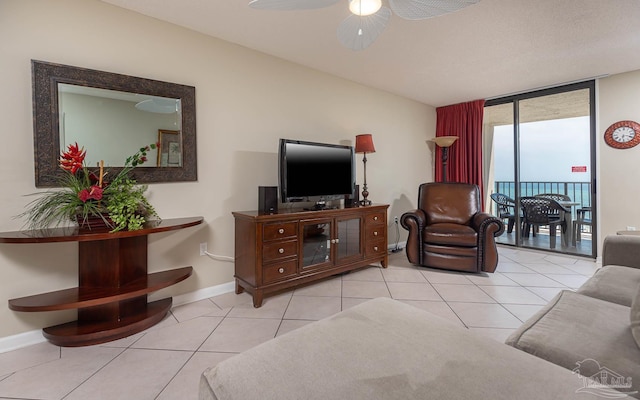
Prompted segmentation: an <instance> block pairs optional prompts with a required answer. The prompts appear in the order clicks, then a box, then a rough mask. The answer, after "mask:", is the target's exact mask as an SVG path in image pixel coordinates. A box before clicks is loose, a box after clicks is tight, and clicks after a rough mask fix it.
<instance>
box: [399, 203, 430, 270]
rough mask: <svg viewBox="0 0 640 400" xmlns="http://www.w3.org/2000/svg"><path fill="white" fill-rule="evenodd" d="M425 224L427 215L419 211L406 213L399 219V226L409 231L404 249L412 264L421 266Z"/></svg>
mask: <svg viewBox="0 0 640 400" xmlns="http://www.w3.org/2000/svg"><path fill="white" fill-rule="evenodd" d="M426 223H427V215H426V214H425V213H424V211H422V210H420V209H417V210H411V211H407V212H406V213H404V214H402V216H401V217H400V225H402V227H403V228H404V229H406V230H408V231H409V237H408V238H407V245H406V246H405V248H406V251H407V259H408V260H409V262H410V263H412V264H416V265H422V230H423V229H424V226H425V225H426Z"/></svg>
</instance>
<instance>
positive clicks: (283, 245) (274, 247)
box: [262, 240, 298, 262]
mask: <svg viewBox="0 0 640 400" xmlns="http://www.w3.org/2000/svg"><path fill="white" fill-rule="evenodd" d="M297 254H298V241H297V240H285V241H281V242H271V243H265V244H264V246H262V261H263V262H269V261H273V260H279V259H282V258H286V257H291V256H295V255H297Z"/></svg>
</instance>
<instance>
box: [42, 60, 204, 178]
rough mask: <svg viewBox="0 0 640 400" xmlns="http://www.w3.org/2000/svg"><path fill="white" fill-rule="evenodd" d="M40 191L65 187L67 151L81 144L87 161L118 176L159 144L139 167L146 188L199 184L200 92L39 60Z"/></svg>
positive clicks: (138, 172)
mask: <svg viewBox="0 0 640 400" xmlns="http://www.w3.org/2000/svg"><path fill="white" fill-rule="evenodd" d="M31 67H32V74H33V113H34V146H35V149H34V157H35V181H36V186H37V187H52V186H56V185H57V184H58V176H59V174H61V173H62V171H61V169H60V168H59V167H58V160H59V158H60V153H61V151H64V150H65V149H66V148H67V146H68V145H69V144H73V143H76V142H77V143H78V145H80V146H83V147H84V148H85V150H87V156H86V159H85V161H86V164H87V165H88V166H95V165H96V164H97V162H98V161H100V160H102V161H104V164H105V166H107V167H110V168H112V169H113V170H114V173H117V170H118V168H121V167H122V166H123V165H124V162H125V159H126V158H127V157H128V156H130V155H132V154H133V153H135V152H136V151H137V150H138V149H139V148H140V147H143V146H145V145H148V144H150V143H154V142H159V143H160V146H159V147H158V149H157V150H152V151H151V152H150V153H148V154H147V157H148V161H147V162H146V163H145V164H143V165H142V166H140V167H138V168H135V169H134V170H133V173H132V174H133V177H134V178H135V179H136V180H137V181H138V182H140V183H152V182H179V181H195V180H196V179H197V169H196V165H197V159H196V122H195V88H194V87H193V86H185V85H179V84H175V83H168V82H161V81H156V80H152V79H145V78H138V77H133V76H128V75H120V74H114V73H110V72H103V71H96V70H91V69H85V68H78V67H72V66H68V65H60V64H53V63H48V62H42V61H35V60H32V62H31Z"/></svg>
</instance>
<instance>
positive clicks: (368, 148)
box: [356, 133, 376, 206]
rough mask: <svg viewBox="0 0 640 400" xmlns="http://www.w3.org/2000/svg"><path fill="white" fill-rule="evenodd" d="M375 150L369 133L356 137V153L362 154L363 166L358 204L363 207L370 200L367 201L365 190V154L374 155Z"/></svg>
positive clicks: (369, 202) (367, 194)
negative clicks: (362, 180)
mask: <svg viewBox="0 0 640 400" xmlns="http://www.w3.org/2000/svg"><path fill="white" fill-rule="evenodd" d="M375 152H376V148H375V147H374V146H373V137H371V134H370V133H365V134H362V135H356V153H357V154H360V153H363V154H364V156H363V157H362V163H363V164H364V185H363V186H362V200H361V201H360V204H361V205H363V206H368V205H371V200H368V199H367V197H368V196H369V191H368V190H367V153H375Z"/></svg>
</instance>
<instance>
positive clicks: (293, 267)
mask: <svg viewBox="0 0 640 400" xmlns="http://www.w3.org/2000/svg"><path fill="white" fill-rule="evenodd" d="M297 270H298V260H297V259H296V260H289V261H285V262H280V263H275V264H271V265H265V266H263V267H262V281H263V283H264V284H267V283H271V282H277V281H280V280H283V279H287V278H289V277H291V276H294V275H296V273H297Z"/></svg>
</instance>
